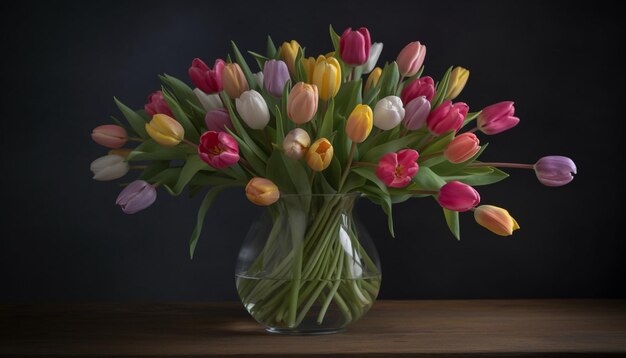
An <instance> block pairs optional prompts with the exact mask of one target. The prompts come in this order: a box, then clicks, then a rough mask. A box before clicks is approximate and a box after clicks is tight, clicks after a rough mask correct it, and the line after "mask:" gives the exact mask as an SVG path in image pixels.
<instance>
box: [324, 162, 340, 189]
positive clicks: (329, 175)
mask: <svg viewBox="0 0 626 358" xmlns="http://www.w3.org/2000/svg"><path fill="white" fill-rule="evenodd" d="M322 173H323V174H324V175H323V176H324V177H326V180H327V182H328V183H329V184H330V185H331V186H332V187H333V188H338V187H339V181H340V180H341V164H340V163H339V159H337V157H336V156H333V159H332V160H331V161H330V165H329V166H328V168H326V169H325V170H324V171H323V172H322Z"/></svg>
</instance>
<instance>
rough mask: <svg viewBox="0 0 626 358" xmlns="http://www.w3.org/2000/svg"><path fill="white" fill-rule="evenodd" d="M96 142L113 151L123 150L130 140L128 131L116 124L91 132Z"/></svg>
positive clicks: (97, 128) (103, 126) (106, 125)
mask: <svg viewBox="0 0 626 358" xmlns="http://www.w3.org/2000/svg"><path fill="white" fill-rule="evenodd" d="M91 139H93V141H94V142H96V143H98V144H100V145H102V146H105V147H107V148H111V149H117V148H121V147H122V146H123V145H124V144H125V143H126V140H127V139H128V137H127V135H126V129H124V128H122V127H120V126H116V125H115V124H105V125H102V126H98V127H96V128H94V129H93V131H92V132H91Z"/></svg>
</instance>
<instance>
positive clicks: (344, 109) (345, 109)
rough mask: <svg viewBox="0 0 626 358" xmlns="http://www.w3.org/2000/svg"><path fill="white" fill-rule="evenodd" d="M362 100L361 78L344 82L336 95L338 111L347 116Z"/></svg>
mask: <svg viewBox="0 0 626 358" xmlns="http://www.w3.org/2000/svg"><path fill="white" fill-rule="evenodd" d="M361 102H363V100H362V99H361V79H358V80H356V81H350V82H348V83H344V84H343V85H342V86H341V88H340V89H339V92H338V93H337V96H335V103H336V108H337V113H342V114H345V115H346V116H348V115H350V113H351V112H352V110H353V109H354V107H356V105H357V104H361Z"/></svg>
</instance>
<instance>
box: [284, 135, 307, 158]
mask: <svg viewBox="0 0 626 358" xmlns="http://www.w3.org/2000/svg"><path fill="white" fill-rule="evenodd" d="M310 145H311V137H310V136H309V133H307V132H306V131H305V130H304V129H302V128H295V129H292V130H291V131H290V132H289V133H287V135H286V136H285V139H284V140H283V150H284V152H285V155H286V156H288V157H289V158H291V159H293V160H300V159H302V157H304V155H305V154H306V151H307V150H308V149H309V146H310Z"/></svg>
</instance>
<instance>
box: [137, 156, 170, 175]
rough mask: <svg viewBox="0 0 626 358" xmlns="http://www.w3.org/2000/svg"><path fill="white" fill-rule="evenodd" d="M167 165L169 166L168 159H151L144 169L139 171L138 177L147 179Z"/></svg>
mask: <svg viewBox="0 0 626 358" xmlns="http://www.w3.org/2000/svg"><path fill="white" fill-rule="evenodd" d="M169 167H170V161H169V160H155V161H152V162H151V163H150V164H148V166H147V167H146V169H144V170H143V172H141V175H139V179H142V180H148V179H150V178H152V177H154V176H155V175H157V174H159V173H160V172H162V171H164V170H166V169H168V168H169Z"/></svg>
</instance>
